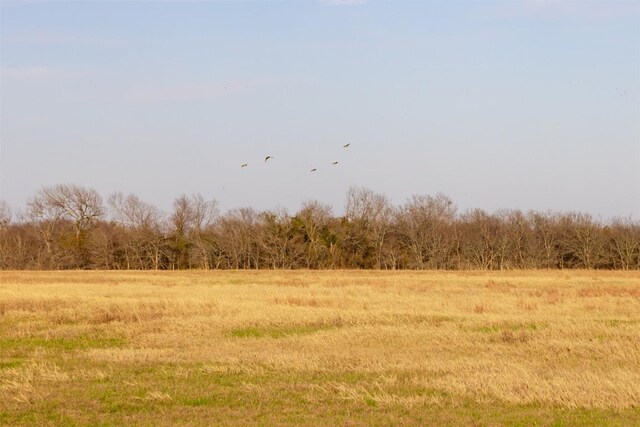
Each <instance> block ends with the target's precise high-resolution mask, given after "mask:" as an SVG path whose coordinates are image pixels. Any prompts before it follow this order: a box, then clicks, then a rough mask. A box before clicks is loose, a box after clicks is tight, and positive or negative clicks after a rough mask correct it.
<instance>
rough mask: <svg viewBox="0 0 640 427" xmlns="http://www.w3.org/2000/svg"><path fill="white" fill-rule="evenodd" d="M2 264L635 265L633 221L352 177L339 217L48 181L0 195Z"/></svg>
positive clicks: (314, 210) (637, 249)
mask: <svg viewBox="0 0 640 427" xmlns="http://www.w3.org/2000/svg"><path fill="white" fill-rule="evenodd" d="M0 268H1V269H190V268H202V269H276V268H280V269H298V268H304V269H332V268H354V269H483V270H495V269H528V268H544V269H546V268H602V269H622V270H629V269H640V222H638V221H633V220H632V219H629V218H625V219H613V220H610V221H608V222H602V221H599V220H596V219H594V218H592V217H591V216H590V215H587V214H584V213H574V212H572V213H552V212H535V211H530V212H526V213H525V212H521V211H519V210H501V211H498V212H495V213H488V212H486V211H484V210H481V209H474V210H469V211H466V212H462V213H460V212H458V211H457V209H456V206H455V204H454V203H453V202H452V200H451V199H449V198H448V197H447V196H445V195H443V194H438V195H436V196H413V197H412V198H411V199H409V200H408V201H407V202H406V203H405V204H403V205H401V206H393V205H392V204H391V203H390V201H389V199H388V198H387V197H385V196H384V195H382V194H378V193H375V192H374V191H371V190H369V189H366V188H360V187H352V188H351V189H349V191H348V192H347V197H346V206H345V214H344V216H335V215H333V214H332V210H331V207H329V206H327V205H324V204H321V203H319V202H315V201H311V202H307V203H304V204H303V205H302V207H301V208H300V209H299V211H298V212H296V213H295V214H293V215H291V214H289V213H287V212H286V211H284V210H273V211H262V212H259V211H256V210H254V209H252V208H241V209H233V210H230V211H228V212H225V213H220V212H219V211H218V209H217V206H216V202H215V201H208V200H205V199H204V198H203V197H202V196H201V195H189V196H188V195H182V196H180V197H178V198H177V199H175V201H174V204H173V209H172V212H170V213H168V214H164V213H162V212H161V211H160V210H158V209H157V208H156V207H154V206H152V205H151V204H149V203H146V202H144V201H142V200H141V199H140V198H138V197H137V196H136V195H133V194H131V195H124V194H122V193H114V194H112V195H110V196H109V197H108V199H107V200H106V203H105V201H103V199H102V197H101V196H100V195H99V194H98V193H97V192H96V191H95V190H92V189H88V188H84V187H81V186H77V185H57V186H52V187H45V188H43V189H42V190H40V191H39V192H38V193H37V194H36V195H35V196H33V197H32V198H31V199H30V200H29V201H28V203H27V206H26V208H25V209H24V211H23V212H22V213H21V214H20V215H15V218H13V217H12V214H11V209H10V207H9V206H8V205H7V203H5V202H0Z"/></svg>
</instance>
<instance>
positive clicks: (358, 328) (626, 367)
mask: <svg viewBox="0 0 640 427" xmlns="http://www.w3.org/2000/svg"><path fill="white" fill-rule="evenodd" d="M0 424H3V425H12V426H14V425H39V426H41V425H167V426H168V425H193V426H198V425H203V426H204V425H254V424H259V425H274V424H275V425H286V424H291V425H504V424H507V425H523V426H529V425H625V426H628V425H640V272H627V273H625V272H600V271H545V272H531V271H526V272H523V271H516V272H372V271H303V272H299V271H275V272H274V271H260V272H253V271H232V272H205V271H189V272H97V271H93V272H84V271H82V272H80V271H77V272H0Z"/></svg>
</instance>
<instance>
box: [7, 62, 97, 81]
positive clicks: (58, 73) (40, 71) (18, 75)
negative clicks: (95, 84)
mask: <svg viewBox="0 0 640 427" xmlns="http://www.w3.org/2000/svg"><path fill="white" fill-rule="evenodd" d="M87 72H88V71H87V70H85V69H79V68H64V67H51V66H27V67H2V68H0V77H1V78H2V80H4V79H7V80H26V81H31V80H52V79H67V78H77V77H81V76H83V75H86V74H87Z"/></svg>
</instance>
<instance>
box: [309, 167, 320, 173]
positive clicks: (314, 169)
mask: <svg viewBox="0 0 640 427" xmlns="http://www.w3.org/2000/svg"><path fill="white" fill-rule="evenodd" d="M317 170H318V169H316V168H313V169H311V170H310V171H309V172H315V171H317Z"/></svg>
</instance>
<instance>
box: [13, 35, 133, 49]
mask: <svg viewBox="0 0 640 427" xmlns="http://www.w3.org/2000/svg"><path fill="white" fill-rule="evenodd" d="M2 43H3V44H34V45H76V46H118V45H122V44H124V43H126V41H125V40H122V39H118V38H113V37H96V36H88V35H81V34H60V33H32V34H15V35H8V36H5V37H3V38H2Z"/></svg>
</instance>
